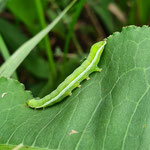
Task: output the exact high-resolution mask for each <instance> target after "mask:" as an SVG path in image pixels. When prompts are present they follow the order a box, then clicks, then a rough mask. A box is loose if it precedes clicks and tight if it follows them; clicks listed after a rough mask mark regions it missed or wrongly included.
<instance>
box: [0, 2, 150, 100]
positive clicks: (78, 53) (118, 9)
mask: <svg viewBox="0 0 150 150" xmlns="http://www.w3.org/2000/svg"><path fill="white" fill-rule="evenodd" d="M69 2H70V0H64V1H59V0H1V1H0V34H1V36H2V38H3V40H4V42H5V44H6V46H7V48H8V50H9V53H10V54H12V53H13V52H14V51H15V50H16V49H17V48H18V47H19V46H20V45H22V44H23V43H24V42H25V41H27V40H28V39H29V38H31V37H32V36H34V35H35V34H36V33H37V32H39V31H40V30H41V29H42V28H44V27H46V24H48V23H50V22H51V21H52V20H54V18H55V17H56V16H58V14H59V13H60V12H61V10H63V9H64V8H65V7H66V6H67V5H68V4H69ZM149 8H150V1H149V0H134V1H131V0H128V1H127V0H80V1H78V3H77V4H76V5H75V6H74V7H73V8H72V9H71V11H70V12H69V13H67V14H66V15H65V17H64V18H63V20H62V21H60V22H59V23H58V24H57V25H56V26H55V28H54V29H53V30H52V32H51V33H50V34H49V35H48V36H47V37H45V39H44V40H43V41H42V42H41V43H40V44H39V45H38V46H37V47H36V48H35V50H34V51H33V52H32V53H31V54H30V55H29V56H28V57H27V58H26V59H25V60H24V62H23V63H22V64H21V66H20V67H19V68H18V69H17V71H16V75H15V76H14V77H16V78H18V80H19V81H20V82H22V83H23V84H25V87H26V89H28V90H31V91H32V93H33V95H34V96H40V97H41V96H44V95H46V94H47V93H49V92H50V91H52V90H53V89H55V88H56V87H57V85H58V84H59V83H60V82H62V81H63V80H64V79H65V78H66V76H68V75H69V74H70V73H71V72H72V71H73V70H74V69H75V68H76V67H77V66H79V65H80V64H81V62H82V60H84V58H85V57H86V56H87V54H88V52H89V49H90V46H91V45H92V44H93V43H95V42H96V41H99V40H102V39H104V38H105V37H107V36H108V35H110V34H112V33H113V32H115V31H120V30H121V28H122V27H123V26H126V25H131V24H134V25H143V24H149V23H150V15H149V13H148V11H149ZM4 60H5V59H4V56H3V55H1V58H0V62H1V64H2V63H3V62H4ZM66 60H67V63H66Z"/></svg>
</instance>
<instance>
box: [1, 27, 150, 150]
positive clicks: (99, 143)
mask: <svg viewBox="0 0 150 150" xmlns="http://www.w3.org/2000/svg"><path fill="white" fill-rule="evenodd" d="M148 33H150V29H149V27H147V26H143V27H142V28H140V27H135V26H131V27H126V28H124V29H123V30H122V32H121V33H118V32H116V33H114V34H113V35H111V36H110V37H108V39H107V45H106V48H105V51H104V53H103V55H102V60H101V63H100V66H101V67H102V69H103V71H102V72H101V74H98V73H95V74H92V75H91V80H89V82H84V83H83V85H82V87H81V88H80V89H77V90H76V91H75V92H74V93H73V95H72V96H71V97H69V98H67V99H68V100H66V101H63V102H61V103H59V104H57V105H55V106H53V107H50V108H48V109H44V110H34V109H30V108H28V107H26V105H25V103H26V100H27V99H30V98H32V96H31V93H30V92H28V91H25V90H24V86H23V85H22V84H20V83H19V82H18V81H16V80H14V79H8V78H4V77H1V78H0V95H1V98H0V110H1V114H0V120H1V122H0V137H1V140H0V142H1V145H0V147H1V149H12V148H13V147H15V146H17V145H18V144H20V143H23V147H24V149H25V148H26V146H27V148H30V149H107V150H109V149H115V150H120V149H122V150H124V149H128V150H130V149H131V150H133V149H137V148H138V149H141V150H142V149H144V150H148V149H149V125H148V124H149V114H150V111H149V102H150V101H149V94H150V93H149V87H150V86H149V84H150V81H149V74H150V70H149V66H150V63H149V61H148V60H149V57H150V51H149V48H150V44H149V43H150V41H149V39H150V37H149V35H150V34H148ZM139 34H140V36H139ZM141 58H142V59H141ZM6 62H7V61H6ZM87 140H88V142H87Z"/></svg>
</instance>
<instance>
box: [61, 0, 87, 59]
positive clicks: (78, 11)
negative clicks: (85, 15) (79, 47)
mask: <svg viewBox="0 0 150 150" xmlns="http://www.w3.org/2000/svg"><path fill="white" fill-rule="evenodd" d="M85 1H86V0H80V1H79V2H78V4H77V5H76V11H75V13H74V16H73V19H72V22H71V24H70V27H69V32H68V34H67V37H66V42H65V46H64V57H63V61H64V62H65V60H66V56H67V53H68V48H69V42H70V39H71V37H72V34H73V30H74V26H75V24H76V22H77V20H78V17H79V15H80V13H81V10H82V8H83V6H84V3H85Z"/></svg>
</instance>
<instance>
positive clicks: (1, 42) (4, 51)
mask: <svg viewBox="0 0 150 150" xmlns="http://www.w3.org/2000/svg"><path fill="white" fill-rule="evenodd" d="M0 52H1V54H2V56H3V58H4V60H5V61H6V60H7V59H8V58H9V57H10V54H9V51H8V49H7V46H6V44H5V42H4V40H3V38H2V36H1V34H0ZM12 77H13V78H14V79H18V77H17V73H16V72H14V74H13V75H12Z"/></svg>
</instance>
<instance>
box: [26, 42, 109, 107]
mask: <svg viewBox="0 0 150 150" xmlns="http://www.w3.org/2000/svg"><path fill="white" fill-rule="evenodd" d="M105 45H106V40H104V41H101V42H98V43H95V44H94V45H93V46H92V47H91V50H90V54H89V56H88V58H87V59H86V60H85V61H84V62H83V63H82V64H81V66H80V67H78V68H77V69H76V70H74V72H73V73H72V74H71V75H69V76H68V77H67V78H66V79H65V80H64V81H63V82H62V83H61V84H60V85H59V86H58V87H57V89H56V90H54V91H53V92H51V93H50V94H49V95H47V96H45V97H43V98H42V99H40V100H36V99H31V100H28V101H27V105H28V106H29V107H32V108H44V107H47V106H51V105H53V104H55V103H58V102H60V101H61V100H62V99H64V98H65V97H66V96H69V95H70V96H71V95H72V90H73V89H75V88H76V87H81V85H80V82H82V81H83V80H85V79H87V80H89V79H90V78H89V74H91V73H92V72H94V71H99V72H100V71H101V69H100V68H98V66H97V64H98V62H99V60H100V56H101V54H102V52H103V49H104V46H105Z"/></svg>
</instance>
